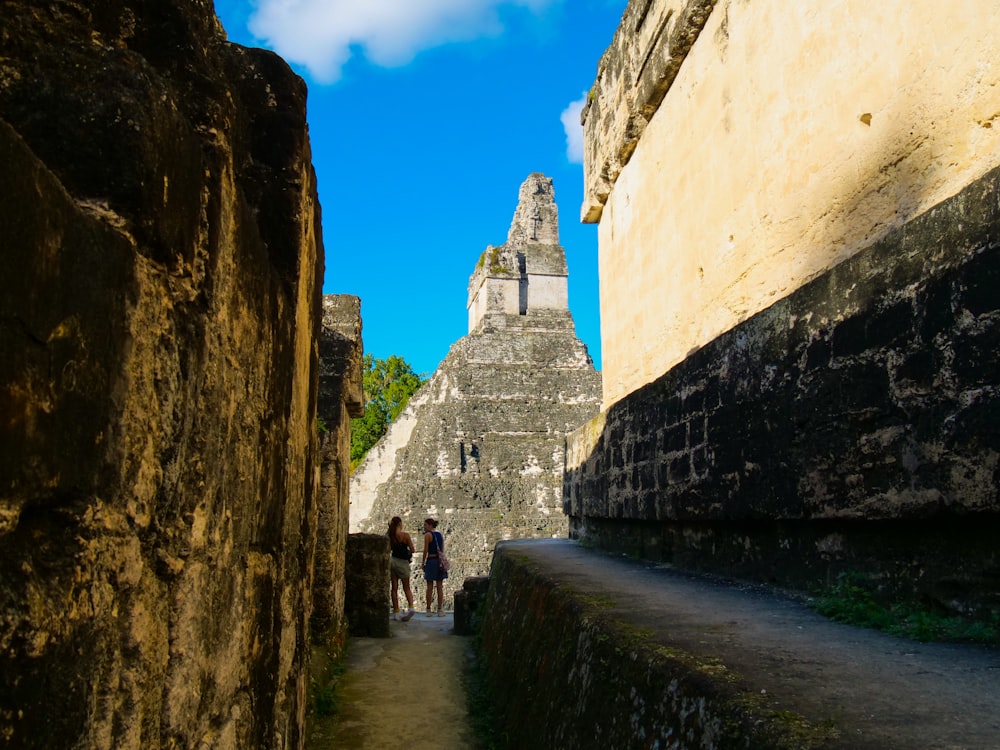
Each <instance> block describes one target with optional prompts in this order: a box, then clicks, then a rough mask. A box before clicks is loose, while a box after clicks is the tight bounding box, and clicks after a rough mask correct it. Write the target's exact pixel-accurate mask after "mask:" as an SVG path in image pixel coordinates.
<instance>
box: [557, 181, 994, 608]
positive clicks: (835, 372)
mask: <svg viewBox="0 0 1000 750" xmlns="http://www.w3.org/2000/svg"><path fill="white" fill-rule="evenodd" d="M868 177H869V178H870V179H871V181H872V186H871V188H870V191H878V190H884V189H890V188H891V185H892V182H891V181H890V180H889V179H888V178H887V177H884V176H880V175H879V174H878V173H874V174H871V175H868ZM912 177H913V175H909V176H907V175H903V178H902V179H904V180H905V179H907V178H912ZM900 190H901V192H903V193H905V194H906V195H910V194H911V191H910V190H903V188H900ZM870 191H869V192H870ZM857 199H858V200H859V201H861V200H862V199H863V195H862V194H861V193H859V194H858V198H857ZM918 202H919V201H918V199H917V198H914V199H913V201H911V202H907V203H906V204H905V205H903V206H901V207H900V212H901V213H905V212H906V211H908V210H911V208H912V206H913V205H916V204H917V203H918ZM998 205H1000V170H994V171H992V172H990V173H989V174H987V175H986V176H985V177H983V178H981V179H979V180H976V181H975V182H973V183H971V184H970V185H968V186H967V187H966V188H965V189H964V190H962V191H961V192H960V193H959V194H958V195H956V196H954V197H953V198H950V199H948V200H946V201H944V202H943V203H941V204H939V205H937V206H935V207H933V208H932V209H930V210H929V211H927V212H925V213H923V214H922V215H920V216H918V217H916V218H913V219H911V220H910V221H908V222H906V223H905V224H904V225H902V226H901V227H893V228H888V227H883V228H882V230H880V229H879V228H878V227H876V228H873V229H872V230H871V231H872V233H873V234H876V233H881V234H882V235H883V236H882V237H880V239H878V240H877V241H876V242H874V244H872V245H871V246H870V247H868V248H867V249H865V250H863V251H861V252H859V253H857V254H856V255H854V256H852V257H850V258H848V259H847V260H845V261H843V262H841V263H840V264H839V265H837V266H836V267H834V268H833V269H831V270H830V271H828V272H826V273H824V274H823V275H821V276H819V277H818V278H816V279H814V280H813V281H811V282H810V283H809V284H806V285H805V286H803V287H802V288H800V289H799V290H797V291H796V292H794V293H793V294H792V295H790V296H789V297H787V298H785V299H783V300H781V301H780V302H778V303H776V304H774V305H773V306H771V307H769V308H768V309H766V310H764V311H762V312H760V313H758V314H757V315H755V316H753V317H752V318H750V319H749V320H747V321H746V322H744V323H742V324H740V325H739V326H737V327H736V328H734V329H732V330H731V331H728V332H727V333H725V334H723V335H722V336H719V337H718V338H717V339H715V340H714V341H712V342H711V343H710V344H708V345H707V346H705V347H703V348H702V349H700V350H698V351H697V352H696V353H694V354H692V355H691V356H689V357H688V358H687V359H686V360H685V361H684V362H682V363H681V364H680V365H678V366H676V367H675V368H673V369H672V370H670V371H669V372H667V373H666V374H664V375H663V376H661V377H660V378H659V379H657V380H656V381H655V382H653V383H650V384H649V385H647V386H645V387H643V388H641V389H639V390H638V391H635V392H634V393H632V394H630V395H629V396H627V397H626V398H624V399H622V400H621V401H619V402H618V403H616V404H614V405H613V406H612V407H611V408H610V409H608V410H607V412H606V413H604V414H603V415H602V417H601V419H602V420H603V424H600V423H592V424H591V425H590V426H588V427H585V428H583V429H581V430H579V431H577V433H575V434H574V435H573V436H571V439H570V450H569V455H570V461H569V462H568V463H569V466H568V469H567V473H566V477H565V489H564V498H566V499H565V507H566V509H567V512H568V513H569V515H570V516H571V528H572V531H571V536H573V537H576V538H585V539H589V540H590V541H592V542H594V543H596V544H599V545H601V546H605V547H609V548H615V549H620V550H623V551H627V552H629V553H631V554H636V555H641V556H645V557H650V558H654V559H661V560H668V561H670V562H673V563H676V564H678V565H680V566H683V567H688V568H693V569H699V570H709V571H713V572H717V573H722V574H727V575H734V576H737V577H743V578H748V579H756V580H764V581H770V582H776V583H779V584H783V585H790V586H795V587H800V588H806V589H813V588H816V587H819V586H822V585H824V584H825V583H827V582H829V580H830V579H831V578H832V577H834V576H835V575H836V574H837V573H838V572H840V571H842V570H847V569H853V570H860V571H862V572H864V573H866V574H867V575H869V576H870V577H872V578H873V579H874V580H875V581H876V582H877V584H878V585H879V587H880V588H881V589H882V590H883V592H884V593H885V594H886V595H887V596H888V595H896V596H901V597H904V598H908V599H918V600H921V601H922V602H923V603H924V604H926V603H928V602H930V603H932V604H933V605H934V606H937V607H940V608H943V609H945V610H947V611H949V612H954V613H958V614H966V615H972V616H984V617H988V616H990V614H991V613H992V614H994V615H995V614H997V613H998V607H1000V604H998V602H997V601H996V598H995V591H996V590H997V586H998V584H1000V574H998V571H1000V554H998V552H997V550H996V548H995V544H993V542H992V541H991V540H995V539H996V538H997V533H998V531H1000V497H998V491H997V488H998V486H1000V483H998V481H997V480H998V477H1000V389H998V387H997V382H996V373H997V372H998V371H1000V368H998V365H1000V362H998V361H997V358H998V356H1000V354H998V353H1000V298H998V297H997V296H996V294H995V290H996V289H997V288H998V283H1000V244H998V241H997V240H996V238H997V237H1000V218H998V208H997V207H998ZM850 213H851V212H849V211H845V212H843V215H844V216H848V215H850Z"/></svg>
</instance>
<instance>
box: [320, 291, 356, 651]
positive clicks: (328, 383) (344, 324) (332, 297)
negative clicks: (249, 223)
mask: <svg viewBox="0 0 1000 750" xmlns="http://www.w3.org/2000/svg"><path fill="white" fill-rule="evenodd" d="M363 355H364V347H363V346H362V343H361V300H360V299H358V298H357V297H354V296H352V295H348V294H327V295H324V296H323V327H322V330H321V332H320V343H319V364H320V377H319V404H318V412H317V413H318V424H317V429H318V432H319V436H320V453H321V456H322V469H321V492H320V502H319V519H318V524H319V525H318V535H317V545H316V562H315V582H314V584H313V593H314V596H313V612H312V620H311V627H312V640H313V642H314V643H322V644H324V645H325V646H327V647H328V648H329V646H330V644H336V643H339V642H341V640H342V637H343V635H344V634H345V632H346V623H345V622H344V620H343V614H344V603H345V602H344V597H345V587H346V583H345V581H346V579H345V554H346V553H345V550H346V545H347V531H348V519H349V515H350V495H349V489H348V488H349V482H350V472H349V468H350V457H351V419H352V418H354V417H362V416H364V393H363V389H362V369H363V365H362V358H363ZM332 656H333V658H334V659H336V657H337V654H336V653H334V654H333V655H332Z"/></svg>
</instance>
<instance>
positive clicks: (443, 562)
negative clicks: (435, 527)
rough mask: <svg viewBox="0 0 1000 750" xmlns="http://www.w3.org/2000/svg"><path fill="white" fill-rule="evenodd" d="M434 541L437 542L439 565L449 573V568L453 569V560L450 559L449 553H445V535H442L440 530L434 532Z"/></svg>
mask: <svg viewBox="0 0 1000 750" xmlns="http://www.w3.org/2000/svg"><path fill="white" fill-rule="evenodd" d="M434 541H436V542H437V548H438V565H439V566H440V568H441V570H443V571H444V572H445V573H447V572H448V571H449V570H451V560H449V559H448V555H446V554H445V553H444V537H443V536H441V532H440V531H435V532H434Z"/></svg>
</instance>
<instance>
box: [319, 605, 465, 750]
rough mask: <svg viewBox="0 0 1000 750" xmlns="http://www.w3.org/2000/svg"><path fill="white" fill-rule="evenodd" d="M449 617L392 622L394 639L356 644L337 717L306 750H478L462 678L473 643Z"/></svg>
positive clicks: (340, 686)
mask: <svg viewBox="0 0 1000 750" xmlns="http://www.w3.org/2000/svg"><path fill="white" fill-rule="evenodd" d="M453 627H454V620H453V618H452V616H451V615H450V614H449V615H446V616H445V617H440V618H439V617H431V618H428V617H426V616H425V615H423V614H417V615H416V616H415V617H414V618H413V619H412V620H410V621H409V622H393V623H392V637H391V638H351V639H350V641H349V642H348V654H347V659H346V661H345V667H346V671H345V673H344V674H343V675H342V676H341V678H340V679H339V681H338V686H337V713H336V716H334V717H332V718H331V719H328V720H326V721H323V722H322V723H320V724H319V725H317V726H316V727H315V728H314V731H313V733H312V736H311V737H310V738H309V742H308V743H307V745H306V746H307V748H308V750H333V748H336V749H337V750H376V749H377V750H382V749H383V748H394V747H401V748H407V750H422V749H423V748H427V750H475V748H476V747H477V738H476V736H475V733H474V731H473V729H472V727H471V726H470V724H469V721H468V713H467V706H466V699H465V687H464V681H463V672H464V670H465V667H466V665H467V663H468V659H469V658H470V653H471V647H472V642H471V639H468V638H462V637H459V636H455V635H452V634H451V631H452V628H453Z"/></svg>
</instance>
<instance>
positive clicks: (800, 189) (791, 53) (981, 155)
mask: <svg viewBox="0 0 1000 750" xmlns="http://www.w3.org/2000/svg"><path fill="white" fill-rule="evenodd" d="M998 24H1000V6H998V5H997V4H996V3H995V2H993V1H992V0H969V1H968V2H963V3H962V4H961V7H960V8H954V9H949V11H948V12H947V14H944V15H943V14H942V8H941V6H940V5H939V4H937V3H929V2H913V1H912V0H887V1H886V2H879V3H865V2H861V1H860V0H833V1H831V2H824V3H821V4H818V5H816V4H812V3H793V4H789V3H786V2H780V1H779V0H766V1H764V2H759V1H755V2H746V0H632V2H630V3H629V5H628V7H627V9H626V11H625V14H624V17H623V19H622V24H621V26H620V28H619V29H618V31H617V33H616V34H615V37H614V41H613V43H612V45H611V46H610V48H609V49H608V51H607V53H606V54H605V55H604V57H603V58H602V60H601V61H600V65H599V69H598V76H597V80H596V81H595V83H594V86H593V88H592V90H591V101H590V104H589V106H588V108H587V109H586V110H585V112H584V119H585V144H586V145H585V183H586V194H585V199H584V205H583V214H584V217H585V219H586V220H588V221H599V222H600V227H599V230H598V232H599V243H600V260H599V271H600V278H601V335H602V356H603V361H602V366H601V369H602V375H603V379H604V405H605V406H606V407H607V406H610V405H611V404H613V403H614V402H616V401H618V400H619V399H620V398H622V397H624V396H625V395H626V394H628V393H630V392H632V391H634V390H636V389H637V388H639V387H641V386H643V385H645V384H646V383H650V382H652V381H653V380H655V379H656V378H658V377H659V376H660V375H662V374H663V373H665V372H667V371H668V370H669V369H670V368H671V367H673V366H674V365H676V364H678V363H680V362H681V361H683V360H684V358H685V357H686V356H687V355H688V354H689V353H691V352H692V351H694V350H696V349H698V348H699V347H701V346H704V345H706V344H707V343H708V342H710V341H712V340H713V339H714V338H715V337H716V336H718V335H720V334H721V333H723V332H725V331H727V330H730V329H731V328H733V327H734V326H735V325H737V324H739V323H740V322H742V321H744V320H746V319H748V318H749V317H751V316H752V315H754V314H756V313H757V312H760V311H761V310H764V309H766V308H767V307H769V306H770V305H771V304H773V303H774V302H775V301H777V300H778V299H781V298H782V297H785V296H787V295H788V294H791V293H792V292H794V291H795V290H796V289H797V288H799V287H800V286H802V285H803V284H805V283H807V282H808V281H810V280H811V279H814V278H816V277H817V276H819V275H821V274H823V273H826V272H828V271H830V270H831V269H833V268H834V267H835V266H837V264H839V263H840V262H842V261H843V260H845V259H846V258H849V257H850V256H852V255H854V254H855V253H857V252H859V251H860V250H862V249H863V248H865V247H868V246H870V245H871V244H872V242H874V241H876V240H878V239H880V238H883V237H886V236H888V235H889V234H891V233H892V232H894V231H896V230H898V229H899V228H900V227H902V226H903V225H904V224H905V223H906V222H908V221H910V220H912V219H913V218H914V217H916V216H918V215H920V214H922V213H924V212H926V211H927V210H928V209H930V208H931V207H932V206H934V205H937V204H938V203H940V202H941V201H942V200H944V199H946V198H948V197H949V196H952V195H954V194H956V193H957V192H958V191H959V190H961V189H962V188H963V187H964V186H966V185H968V184H969V183H970V182H972V181H973V180H975V179H977V178H978V177H981V176H982V175H983V174H985V173H986V172H987V171H988V170H990V169H992V168H994V167H996V166H998V165H1000V128H998V127H997V126H998V124H1000V122H998V113H1000V87H997V86H996V85H994V84H995V82H996V81H997V80H998V79H1000V49H998V48H997V45H996V44H995V39H994V33H993V29H995V28H997V25H998Z"/></svg>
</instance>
